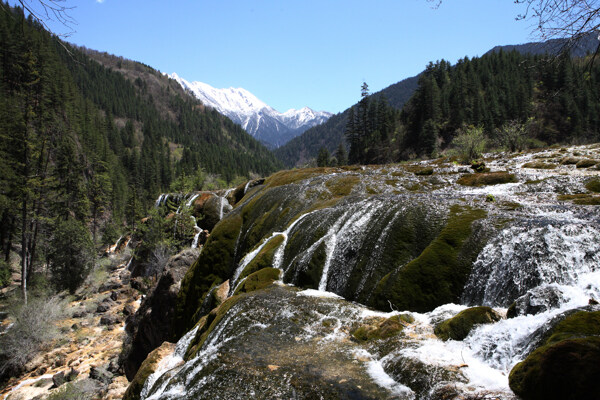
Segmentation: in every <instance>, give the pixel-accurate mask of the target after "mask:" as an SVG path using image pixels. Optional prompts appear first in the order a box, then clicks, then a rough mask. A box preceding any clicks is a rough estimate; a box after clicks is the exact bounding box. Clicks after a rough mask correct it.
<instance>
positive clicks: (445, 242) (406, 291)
mask: <svg viewBox="0 0 600 400" xmlns="http://www.w3.org/2000/svg"><path fill="white" fill-rule="evenodd" d="M485 215H486V212H485V211H483V210H477V209H471V208H469V207H460V206H458V205H455V206H453V207H452V208H451V212H450V216H449V219H448V221H447V223H446V226H445V227H444V229H443V230H442V231H441V232H440V234H439V235H438V236H437V238H435V240H433V241H432V242H431V243H430V244H429V246H427V248H425V250H423V252H422V253H421V254H420V255H419V256H418V257H417V258H415V259H414V260H413V261H411V262H410V263H408V264H407V265H405V266H404V267H403V268H400V269H399V270H398V271H397V272H390V273H389V274H387V275H386V276H385V277H384V278H383V279H381V281H380V282H379V283H378V285H377V287H376V288H375V291H374V293H373V299H374V300H373V305H374V306H375V307H377V308H379V309H384V310H386V309H389V303H388V301H389V302H391V303H392V304H393V306H394V307H395V308H396V309H399V310H412V311H420V312H424V311H430V310H432V309H434V308H435V307H437V306H439V305H442V304H446V303H454V302H457V301H458V300H459V298H460V295H461V293H462V290H463V287H464V285H465V282H466V280H467V278H468V276H469V273H470V271H471V266H472V262H473V261H474V260H472V258H474V257H476V255H477V251H470V252H469V254H468V255H465V254H464V250H465V249H466V247H465V245H466V244H467V243H468V242H469V241H468V240H467V239H469V237H470V236H471V232H472V228H471V226H472V224H473V222H474V221H476V220H478V219H481V218H483V217H485ZM469 246H475V247H477V246H479V243H478V242H474V243H470V244H469Z"/></svg>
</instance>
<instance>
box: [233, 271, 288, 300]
mask: <svg viewBox="0 0 600 400" xmlns="http://www.w3.org/2000/svg"><path fill="white" fill-rule="evenodd" d="M280 275H281V271H280V270H278V269H277V268H263V269H261V270H260V271H256V272H254V273H252V274H250V275H248V277H247V278H246V280H245V281H244V282H242V283H241V284H240V286H239V287H238V288H237V289H236V291H235V293H234V295H235V294H240V293H248V292H253V291H255V290H260V289H264V288H266V287H267V286H269V285H271V284H272V283H273V282H275V281H276V280H279V276H280Z"/></svg>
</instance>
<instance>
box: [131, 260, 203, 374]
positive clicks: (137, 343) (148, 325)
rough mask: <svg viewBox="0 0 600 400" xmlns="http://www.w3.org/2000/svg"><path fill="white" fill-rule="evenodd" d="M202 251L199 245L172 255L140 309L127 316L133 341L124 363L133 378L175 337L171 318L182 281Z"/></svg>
mask: <svg viewBox="0 0 600 400" xmlns="http://www.w3.org/2000/svg"><path fill="white" fill-rule="evenodd" d="M199 253H200V252H199V251H198V250H197V249H187V250H184V251H182V252H181V253H179V254H177V255H175V256H173V257H171V259H170V260H169V262H168V263H167V265H166V266H165V270H164V272H163V274H162V275H161V277H160V279H159V280H158V282H157V284H156V286H154V288H153V289H152V290H151V292H150V293H148V296H147V297H146V298H145V299H144V300H143V301H142V304H141V305H140V308H139V309H138V312H137V313H136V314H135V315H133V316H132V317H131V318H129V319H128V323H127V328H126V329H127V331H128V333H130V335H131V345H130V346H129V348H128V350H126V355H125V358H124V364H123V367H124V369H125V374H126V375H127V378H128V379H130V380H131V379H133V377H134V376H135V374H136V372H137V370H138V368H139V367H140V365H141V364H142V362H143V361H144V360H145V359H146V356H147V355H148V354H149V353H150V352H151V351H152V350H154V349H155V348H157V347H158V346H160V345H161V344H162V343H163V342H164V341H168V340H170V339H172V337H173V329H172V321H173V318H174V315H175V305H176V301H177V293H178V292H179V287H180V283H181V280H182V279H183V276H184V275H185V273H186V272H187V270H188V268H189V267H190V265H192V264H193V263H194V262H195V261H196V259H197V258H198V254H199Z"/></svg>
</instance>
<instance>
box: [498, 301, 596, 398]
mask: <svg viewBox="0 0 600 400" xmlns="http://www.w3.org/2000/svg"><path fill="white" fill-rule="evenodd" d="M599 335H600V312H598V311H596V312H587V311H581V312H578V313H575V314H573V315H571V316H568V317H567V318H565V319H564V320H562V321H560V322H559V323H558V324H557V325H555V326H554V327H553V328H552V329H551V330H550V331H549V332H548V334H547V335H546V337H547V339H546V340H545V342H544V343H542V346H540V347H538V348H537V349H536V350H535V351H533V353H531V354H530V355H529V356H528V357H527V358H526V359H525V360H524V361H523V362H521V363H519V364H517V365H516V366H515V367H514V368H513V369H512V370H511V372H510V375H509V384H510V388H511V389H512V390H513V391H514V392H515V393H516V394H517V395H518V396H520V397H521V398H523V399H524V400H537V399H540V400H541V399H544V400H546V399H573V400H574V399H585V398H593V397H594V396H595V394H597V393H600V380H598V376H600V364H599V363H598V359H600V337H599ZM590 396H591V397H590Z"/></svg>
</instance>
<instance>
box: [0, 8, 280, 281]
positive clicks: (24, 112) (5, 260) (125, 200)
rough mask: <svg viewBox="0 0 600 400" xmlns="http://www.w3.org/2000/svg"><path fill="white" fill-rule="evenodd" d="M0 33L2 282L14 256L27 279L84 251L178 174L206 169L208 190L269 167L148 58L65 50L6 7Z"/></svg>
mask: <svg viewBox="0 0 600 400" xmlns="http://www.w3.org/2000/svg"><path fill="white" fill-rule="evenodd" d="M0 38H1V40H2V50H1V52H0V254H1V258H2V264H1V265H0V275H1V277H2V282H0V283H5V282H6V280H7V278H8V272H7V271H8V268H7V266H8V265H9V264H12V265H16V263H17V262H19V261H20V259H22V260H23V262H22V266H23V271H22V272H23V276H26V277H27V279H26V281H27V280H29V277H31V276H32V273H34V272H35V269H36V268H37V267H39V266H40V265H43V264H45V265H48V266H50V267H52V266H53V265H54V266H56V268H59V266H58V264H61V263H62V264H65V265H68V264H69V262H70V260H68V259H65V258H64V257H63V256H65V254H64V253H65V251H66V249H68V248H78V249H80V250H77V251H79V252H80V253H81V254H76V255H71V256H72V257H78V256H82V257H83V255H84V253H85V254H88V255H89V254H93V253H94V246H97V245H99V244H101V243H109V242H111V241H113V240H115V239H116V238H117V237H118V236H119V234H120V233H121V232H122V231H123V230H124V229H125V226H127V225H128V224H129V225H132V224H134V223H135V221H137V220H139V218H141V217H142V216H144V215H145V213H146V211H147V208H148V206H149V205H150V204H151V203H152V202H153V201H154V200H155V199H156V197H157V195H158V194H159V193H160V192H161V191H164V190H168V189H169V187H170V186H172V185H173V184H174V182H175V180H176V179H177V178H179V177H182V176H184V175H185V176H190V175H195V176H198V175H203V174H204V176H206V174H212V175H211V178H212V179H211V185H212V186H213V187H214V186H217V185H226V184H228V183H232V182H234V181H241V180H243V179H246V177H248V176H249V175H250V174H252V173H256V174H268V173H270V172H273V171H274V170H276V169H277V168H278V167H279V163H278V161H277V160H276V159H275V158H274V156H273V155H272V154H271V153H270V152H269V151H268V150H267V149H266V148H264V147H263V146H262V145H260V144H259V143H258V142H257V141H256V140H254V139H253V138H252V137H250V136H249V135H248V134H247V133H246V132H244V131H243V130H242V129H241V128H240V127H239V126H238V125H236V124H234V123H233V122H231V121H230V120H229V119H227V118H225V117H223V116H221V115H220V114H218V113H216V112H214V111H210V110H208V109H206V110H205V109H204V107H203V106H202V105H201V104H200V103H199V102H198V101H196V100H194V99H192V98H190V97H189V96H187V95H185V94H184V93H183V91H182V90H181V89H180V88H179V85H177V84H176V83H175V82H171V81H170V80H169V79H168V78H167V77H164V76H162V75H161V74H160V73H159V72H157V71H155V70H153V69H152V68H150V67H148V66H144V65H142V64H139V63H134V62H131V61H127V60H123V59H120V58H116V57H112V56H108V55H106V54H99V53H95V52H91V51H87V50H85V49H78V48H74V47H73V46H70V45H69V44H66V43H64V42H62V41H60V40H59V39H58V38H56V37H54V36H53V35H51V34H49V33H48V32H46V31H45V30H44V29H43V28H42V26H41V25H40V24H39V23H36V22H34V21H33V20H31V19H29V20H27V19H25V18H24V17H23V13H22V11H21V10H20V9H11V8H10V7H9V6H8V5H6V4H2V7H1V8H0ZM90 56H92V57H90ZM95 59H96V60H98V61H100V62H98V61H96V60H95ZM178 182H179V183H180V182H181V179H179V180H178ZM196 189H200V188H196ZM59 237H63V238H64V237H67V238H69V240H70V243H60V241H58V240H57V238H59ZM83 258H84V259H85V260H84V261H85V262H83V263H72V264H78V265H80V267H81V270H82V272H84V270H85V269H86V268H89V260H88V259H87V258H86V257H83ZM92 258H93V257H92ZM71 261H72V260H71ZM75 273H77V274H78V273H79V271H70V272H69V271H67V272H66V273H65V274H63V275H65V276H68V275H69V274H71V275H74V274H75ZM56 284H57V287H58V288H61V287H62V286H65V282H56Z"/></svg>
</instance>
